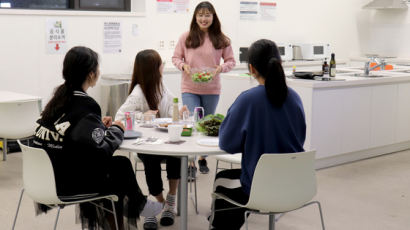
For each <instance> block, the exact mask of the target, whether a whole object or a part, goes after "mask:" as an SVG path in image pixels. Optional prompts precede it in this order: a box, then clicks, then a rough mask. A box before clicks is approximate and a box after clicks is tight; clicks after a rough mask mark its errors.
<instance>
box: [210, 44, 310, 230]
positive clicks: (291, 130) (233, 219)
mask: <svg viewBox="0 0 410 230" xmlns="http://www.w3.org/2000/svg"><path fill="white" fill-rule="evenodd" d="M248 57H249V60H248V64H249V66H248V68H249V71H250V73H251V74H252V76H253V77H254V78H255V79H256V80H257V81H258V82H259V85H258V86H256V87H254V88H252V89H249V90H247V91H245V92H243V93H241V95H239V96H238V98H237V99H236V100H235V102H234V103H233V104H232V106H231V107H230V108H229V110H228V114H227V115H226V118H225V120H224V121H223V122H222V125H221V127H220V130H219V147H220V148H221V149H223V150H224V151H226V152H228V153H242V163H241V166H242V168H241V169H231V170H224V171H221V172H219V173H218V174H217V175H216V179H215V183H214V189H215V191H216V192H218V193H223V194H226V195H227V196H229V197H230V198H232V199H234V200H237V201H238V202H240V203H243V204H246V203H247V202H248V199H249V193H250V188H251V183H252V177H253V174H254V171H255V167H256V164H257V162H258V160H259V158H260V157H261V155H262V154H264V153H291V152H301V151H304V149H303V144H304V142H305V136H306V123H305V114H304V110H303V105H302V101H301V100H300V97H299V95H298V94H297V93H296V92H295V91H294V90H293V89H291V88H288V87H287V85H286V78H285V74H284V71H283V68H282V64H281V58H280V54H279V50H278V47H277V46H276V44H275V43H274V42H273V41H270V40H266V39H261V40H258V41H256V42H254V43H253V44H252V45H251V47H250V48H249V55H248ZM227 179H229V180H227ZM228 183H229V184H228ZM231 207H233V205H231V204H230V203H228V202H225V201H223V200H216V201H215V209H216V210H218V209H226V208H231ZM245 211H246V210H245V209H233V210H228V211H217V212H215V215H214V219H213V223H212V226H213V229H229V230H233V229H240V227H241V226H242V224H243V223H244V221H245V220H244V212H245Z"/></svg>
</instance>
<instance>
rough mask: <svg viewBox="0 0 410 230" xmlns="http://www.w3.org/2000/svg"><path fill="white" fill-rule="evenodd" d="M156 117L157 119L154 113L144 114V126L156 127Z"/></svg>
mask: <svg viewBox="0 0 410 230" xmlns="http://www.w3.org/2000/svg"><path fill="white" fill-rule="evenodd" d="M154 119H155V115H154V114H144V115H143V116H142V122H143V126H144V127H147V128H150V127H151V128H152V127H154Z"/></svg>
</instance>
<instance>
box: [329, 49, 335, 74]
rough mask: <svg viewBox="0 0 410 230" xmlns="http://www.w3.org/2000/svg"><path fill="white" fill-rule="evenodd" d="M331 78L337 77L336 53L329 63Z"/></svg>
mask: <svg viewBox="0 0 410 230" xmlns="http://www.w3.org/2000/svg"><path fill="white" fill-rule="evenodd" d="M329 76H330V77H336V60H335V54H334V53H332V57H331V59H330V62H329Z"/></svg>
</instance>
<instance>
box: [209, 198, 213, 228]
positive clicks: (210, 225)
mask: <svg viewBox="0 0 410 230" xmlns="http://www.w3.org/2000/svg"><path fill="white" fill-rule="evenodd" d="M214 215H215V197H213V196H212V203H211V216H210V217H209V227H208V230H211V228H212V222H213V221H214Z"/></svg>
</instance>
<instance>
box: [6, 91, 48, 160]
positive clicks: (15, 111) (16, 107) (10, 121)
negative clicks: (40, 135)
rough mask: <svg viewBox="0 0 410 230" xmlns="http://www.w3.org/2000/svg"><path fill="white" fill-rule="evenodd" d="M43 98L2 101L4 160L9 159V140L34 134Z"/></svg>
mask: <svg viewBox="0 0 410 230" xmlns="http://www.w3.org/2000/svg"><path fill="white" fill-rule="evenodd" d="M40 110H41V100H40V99H38V100H26V101H6V102H0V139H2V140H3V161H6V159H7V140H8V139H24V138H27V137H30V136H32V135H34V131H35V128H36V120H37V119H38V118H39V116H40Z"/></svg>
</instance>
